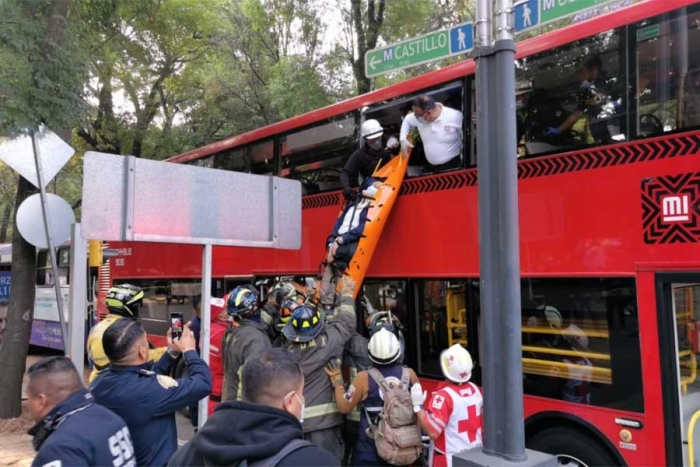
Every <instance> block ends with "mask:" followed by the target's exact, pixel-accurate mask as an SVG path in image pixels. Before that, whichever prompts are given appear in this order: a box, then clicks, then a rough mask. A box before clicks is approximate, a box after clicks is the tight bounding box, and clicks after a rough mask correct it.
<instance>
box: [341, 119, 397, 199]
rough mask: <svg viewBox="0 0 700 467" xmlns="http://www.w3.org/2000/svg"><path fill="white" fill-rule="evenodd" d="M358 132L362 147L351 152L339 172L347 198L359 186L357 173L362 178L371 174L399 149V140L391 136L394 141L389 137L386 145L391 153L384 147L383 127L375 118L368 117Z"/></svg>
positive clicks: (349, 197) (353, 197) (352, 196)
mask: <svg viewBox="0 0 700 467" xmlns="http://www.w3.org/2000/svg"><path fill="white" fill-rule="evenodd" d="M360 134H361V135H362V138H364V142H365V144H364V147H363V148H360V149H358V150H356V151H355V152H353V153H352V155H351V156H350V159H348V161H347V162H346V163H345V167H343V170H342V172H340V184H341V186H342V187H343V195H345V199H348V200H353V199H355V196H357V195H356V192H355V190H354V188H357V187H358V186H359V183H358V175H360V174H362V177H363V178H367V177H369V176H371V175H372V174H373V173H374V171H375V169H377V168H379V167H381V166H382V165H384V164H386V163H387V162H389V161H390V160H391V157H392V156H395V155H397V154H398V153H399V152H398V151H399V150H400V147H399V141H398V140H397V139H396V138H393V140H394V141H392V138H390V139H389V145H388V146H389V149H391V153H390V152H389V150H387V149H386V148H384V145H383V144H382V135H383V134H384V128H382V125H381V124H380V123H379V122H378V121H377V120H374V119H370V120H367V121H366V122H364V123H363V124H362V129H361V130H360ZM394 151H396V152H394Z"/></svg>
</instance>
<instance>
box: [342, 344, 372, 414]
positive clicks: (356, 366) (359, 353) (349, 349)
mask: <svg viewBox="0 0 700 467" xmlns="http://www.w3.org/2000/svg"><path fill="white" fill-rule="evenodd" d="M367 345H368V342H367V339H366V338H365V337H363V336H361V335H360V334H357V333H355V334H354V335H353V336H352V337H351V338H350V340H349V341H348V343H347V344H345V351H344V352H343V366H344V367H347V369H348V376H349V378H348V389H349V387H350V385H352V383H353V382H354V381H355V377H356V376H357V373H359V372H360V371H365V370H369V369H370V367H372V360H370V359H369V352H368V351H367ZM347 418H348V420H349V421H351V422H359V421H360V409H359V407H355V408H353V409H352V410H351V411H350V412H348V415H347Z"/></svg>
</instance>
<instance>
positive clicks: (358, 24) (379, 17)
mask: <svg viewBox="0 0 700 467" xmlns="http://www.w3.org/2000/svg"><path fill="white" fill-rule="evenodd" d="M362 4H363V2H362V0H350V14H349V17H350V24H351V25H352V28H353V32H354V35H355V41H354V42H351V43H350V47H349V50H348V52H349V56H350V57H352V58H351V61H352V72H353V74H354V75H355V83H356V84H357V94H358V95H359V94H364V93H366V92H369V91H370V90H371V81H370V79H369V78H367V77H366V76H365V53H366V52H367V51H368V50H371V49H373V48H375V47H376V46H377V40H378V39H379V34H380V32H381V29H382V25H383V24H384V10H385V8H386V2H385V0H378V1H375V0H367V10H366V11H363V8H362ZM411 9H412V8H411ZM346 16H347V14H346ZM355 44H356V47H357V48H356V49H355Z"/></svg>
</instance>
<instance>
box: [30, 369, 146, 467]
mask: <svg viewBox="0 0 700 467" xmlns="http://www.w3.org/2000/svg"><path fill="white" fill-rule="evenodd" d="M27 375H28V376H29V384H28V385H27V405H28V408H29V413H30V414H31V416H32V418H33V419H34V421H35V422H37V424H36V425H35V426H34V428H32V429H31V430H30V431H29V434H30V435H33V436H34V439H33V444H34V449H36V450H37V451H38V452H37V455H36V457H35V458H34V462H33V463H32V466H33V467H39V466H45V467H49V466H52V467H60V466H86V467H87V466H91V465H119V466H121V467H134V466H135V465H136V459H135V458H134V447H133V445H132V444H131V437H130V435H129V429H128V428H127V427H126V424H125V423H124V420H122V419H121V418H119V417H118V416H117V415H115V414H113V413H112V412H110V411H109V410H107V409H105V408H104V407H102V406H99V405H97V404H96V403H95V401H94V400H93V398H92V395H91V394H90V393H89V392H88V391H87V389H85V388H83V384H82V381H81V380H80V376H78V372H77V371H75V367H74V366H73V363H71V361H70V360H68V359H67V358H66V357H63V356H60V357H48V358H44V359H42V360H39V361H38V362H36V363H35V364H34V365H32V366H31V367H29V370H28V371H27Z"/></svg>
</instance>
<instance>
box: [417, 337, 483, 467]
mask: <svg viewBox="0 0 700 467" xmlns="http://www.w3.org/2000/svg"><path fill="white" fill-rule="evenodd" d="M473 367H474V364H473V363H472V357H471V355H470V354H469V351H467V350H466V349H465V348H464V347H462V346H461V345H460V344H455V345H453V346H452V347H450V348H448V349H446V350H443V351H442V353H441V354H440V368H441V369H442V374H443V375H444V376H445V378H446V379H447V381H445V382H444V383H442V384H441V385H440V386H438V389H437V391H435V392H433V394H432V395H431V397H430V401H429V402H428V405H427V407H426V408H425V409H424V408H423V403H424V402H425V400H426V393H425V392H423V389H422V388H421V386H420V384H416V385H415V386H413V387H412V388H411V399H412V401H413V411H414V412H416V414H418V422H419V423H420V425H421V428H423V430H424V431H425V432H426V433H427V434H428V436H429V437H430V440H431V441H430V460H429V463H428V465H429V467H451V466H452V455H453V454H456V453H458V452H461V451H466V450H469V449H474V448H478V447H480V446H481V431H482V417H481V414H482V410H483V405H484V399H483V397H482V396H481V390H480V389H479V387H478V386H477V385H476V384H474V383H470V382H469V380H470V379H471V377H472V369H473Z"/></svg>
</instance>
